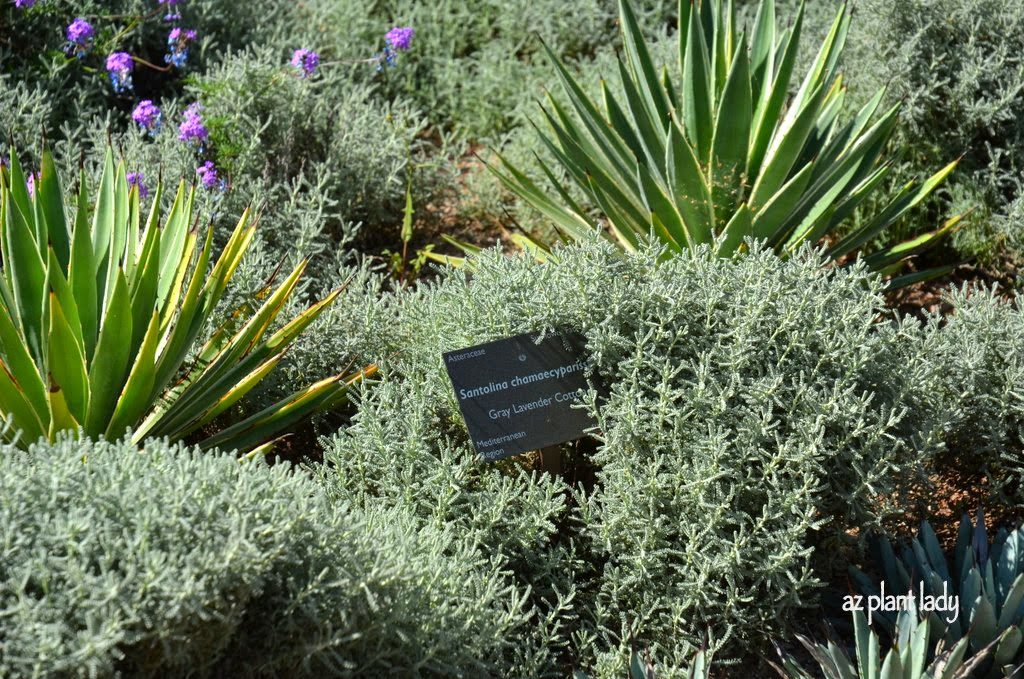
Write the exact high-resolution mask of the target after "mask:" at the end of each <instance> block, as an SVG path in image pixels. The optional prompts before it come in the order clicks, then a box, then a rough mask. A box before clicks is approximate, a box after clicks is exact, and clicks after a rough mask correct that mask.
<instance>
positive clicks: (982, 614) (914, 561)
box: [850, 509, 1024, 676]
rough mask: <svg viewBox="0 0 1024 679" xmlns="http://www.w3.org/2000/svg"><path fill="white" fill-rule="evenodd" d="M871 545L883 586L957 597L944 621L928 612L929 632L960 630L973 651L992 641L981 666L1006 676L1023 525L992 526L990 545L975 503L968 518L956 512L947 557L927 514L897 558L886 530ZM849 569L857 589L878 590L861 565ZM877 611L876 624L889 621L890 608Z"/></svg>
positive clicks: (1021, 613) (955, 634) (1012, 650)
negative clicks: (949, 559)
mask: <svg viewBox="0 0 1024 679" xmlns="http://www.w3.org/2000/svg"><path fill="white" fill-rule="evenodd" d="M874 547H875V551H877V553H878V567H879V569H880V570H881V572H882V574H883V575H884V582H885V588H886V590H887V591H888V592H893V593H902V592H907V591H912V592H914V593H915V595H918V596H920V593H921V592H923V593H924V594H925V595H926V596H939V595H946V594H948V595H949V596H956V597H958V600H959V605H960V610H959V611H958V615H957V616H956V619H955V620H953V621H952V622H948V621H947V617H948V616H945V615H940V614H936V613H935V612H932V613H930V614H929V620H930V622H931V624H932V630H933V636H935V637H937V638H938V637H941V638H943V639H945V640H946V641H947V642H948V643H953V642H954V641H958V640H960V639H961V638H966V639H967V640H968V641H969V650H970V651H971V652H974V653H978V652H980V651H981V649H983V648H985V647H987V646H989V645H990V644H992V643H993V642H997V643H996V644H995V647H994V649H993V653H992V656H991V661H990V662H989V663H987V666H986V668H987V669H990V670H991V671H990V673H989V674H990V675H991V676H1012V675H1013V672H1014V671H1017V670H1015V669H1014V667H1013V665H1014V664H1015V663H1017V664H1019V663H1021V662H1022V661H1024V657H1022V656H1024V529H1022V528H1018V529H1016V530H1014V531H1012V532H1008V531H1006V530H1005V529H1000V530H999V532H998V533H997V534H996V536H995V540H994V541H993V542H992V544H991V545H990V544H989V538H988V532H987V531H986V529H985V517H984V513H983V512H982V511H981V510H980V509H979V510H978V515H977V520H976V522H975V524H974V525H973V526H972V525H971V520H970V518H969V517H968V516H967V515H966V514H965V515H964V516H963V517H962V518H961V520H960V529H959V532H958V534H957V541H956V547H955V549H954V552H953V559H952V563H949V562H947V560H946V557H945V555H944V554H943V552H942V549H941V548H940V547H939V541H938V538H937V537H936V536H935V531H934V530H932V527H931V525H929V524H928V522H927V521H925V522H923V523H922V524H921V530H920V532H919V534H918V537H917V538H916V539H914V540H911V541H910V542H909V543H908V544H906V545H904V546H903V547H902V549H901V550H900V556H899V558H897V557H896V554H895V551H894V550H893V546H892V544H891V543H890V542H889V540H888V539H886V538H881V539H878V540H876V541H875V544H874ZM850 574H851V577H852V578H853V580H854V582H855V583H856V584H857V586H858V588H859V589H860V590H861V591H862V592H863V593H864V594H867V595H871V594H875V595H877V594H878V593H879V587H878V586H877V585H876V584H875V582H874V581H873V580H872V579H871V578H869V577H868V576H867V575H865V574H864V573H863V572H862V571H860V570H858V569H856V568H851V569H850ZM879 615H880V617H881V620H882V622H883V624H886V625H888V626H891V625H892V624H893V622H894V618H893V615H892V613H880V614H879Z"/></svg>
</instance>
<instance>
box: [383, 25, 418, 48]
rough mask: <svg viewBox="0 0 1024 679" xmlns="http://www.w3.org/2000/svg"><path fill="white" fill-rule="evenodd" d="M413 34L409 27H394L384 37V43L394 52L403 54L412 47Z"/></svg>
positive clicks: (413, 31)
mask: <svg viewBox="0 0 1024 679" xmlns="http://www.w3.org/2000/svg"><path fill="white" fill-rule="evenodd" d="M415 33H416V31H415V30H413V28H412V27H411V26H395V27H394V28H392V29H391V30H390V31H388V32H387V33H386V34H385V35H384V41H385V42H386V43H387V44H388V46H389V47H390V48H391V49H393V50H395V51H396V52H405V51H407V50H408V49H409V48H410V47H411V46H412V36H413V35H414V34H415Z"/></svg>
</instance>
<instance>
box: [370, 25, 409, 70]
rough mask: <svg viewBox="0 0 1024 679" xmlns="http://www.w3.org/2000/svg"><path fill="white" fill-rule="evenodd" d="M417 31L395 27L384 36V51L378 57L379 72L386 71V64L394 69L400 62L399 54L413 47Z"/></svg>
mask: <svg viewBox="0 0 1024 679" xmlns="http://www.w3.org/2000/svg"><path fill="white" fill-rule="evenodd" d="M415 33H416V31H414V30H413V29H412V27H411V26H395V27H394V28H392V29H391V30H390V31H388V32H387V33H385V34H384V49H383V50H382V51H381V53H380V54H378V55H377V70H378V71H382V70H384V64H387V65H388V66H390V67H392V68H394V66H395V63H396V62H397V61H398V53H399V52H405V51H407V50H408V49H409V48H410V47H411V46H412V36H413V34H415Z"/></svg>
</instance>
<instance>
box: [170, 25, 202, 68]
mask: <svg viewBox="0 0 1024 679" xmlns="http://www.w3.org/2000/svg"><path fill="white" fill-rule="evenodd" d="M196 35H197V34H196V32H195V31H194V30H192V29H190V28H189V29H183V28H173V29H171V32H170V33H169V34H168V35H167V49H168V53H167V54H165V55H164V61H165V62H167V63H168V64H172V65H173V66H177V67H178V68H181V67H183V66H184V65H185V60H186V59H188V48H189V45H190V44H191V43H193V42H195V41H196Z"/></svg>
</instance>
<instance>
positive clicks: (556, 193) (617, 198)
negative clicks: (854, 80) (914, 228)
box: [489, 0, 959, 285]
mask: <svg viewBox="0 0 1024 679" xmlns="http://www.w3.org/2000/svg"><path fill="white" fill-rule="evenodd" d="M619 14H620V26H621V31H622V45H623V56H622V57H621V58H620V59H619V69H618V70H619V75H620V81H621V85H622V92H623V95H624V96H623V97H622V98H621V100H620V99H619V98H617V97H616V96H615V95H614V94H613V93H612V92H611V90H609V88H608V87H607V86H605V85H604V83H602V85H601V95H602V96H601V98H602V101H601V103H600V104H599V103H598V102H595V101H593V100H592V99H591V98H590V97H589V96H588V95H587V94H586V93H585V91H584V89H583V88H582V87H581V86H580V84H579V82H578V81H577V80H576V78H575V77H574V76H573V75H572V74H571V73H570V72H569V70H568V69H567V68H565V67H564V66H563V65H562V64H561V62H560V61H559V60H558V58H557V57H556V56H555V54H554V53H553V52H552V51H551V50H550V49H548V50H547V53H548V56H549V58H550V59H551V60H552V62H553V63H554V65H555V68H556V73H557V76H558V80H559V82H560V84H561V85H562V88H563V90H564V92H565V95H566V99H567V101H568V105H569V109H567V108H566V107H565V106H563V105H562V104H560V103H559V102H558V101H557V100H555V99H554V98H552V97H549V100H548V105H547V107H542V110H543V116H544V119H545V120H546V122H547V125H548V132H544V131H541V132H540V140H541V142H542V143H543V144H544V146H545V147H546V148H547V149H548V150H549V151H550V152H551V154H552V155H553V156H554V158H555V159H556V160H557V162H558V163H559V164H560V165H561V167H562V169H563V170H564V171H565V174H566V175H567V176H568V178H569V182H570V183H571V184H573V185H575V187H576V189H577V190H578V191H579V192H580V193H582V194H583V195H584V196H586V198H587V199H588V202H589V203H590V205H591V206H596V207H597V208H598V209H599V210H600V212H601V213H602V215H603V217H604V225H606V226H607V227H608V231H609V232H610V234H611V237H612V238H614V240H616V241H617V242H618V243H619V244H620V245H621V246H622V247H624V248H626V249H629V250H632V249H635V248H636V247H637V244H638V243H639V242H640V241H641V240H642V239H646V238H655V239H657V240H659V241H661V242H663V243H664V244H666V245H667V246H668V248H669V250H670V251H671V252H681V251H683V250H684V249H687V248H693V247H695V246H697V245H701V244H710V243H713V244H714V245H715V247H716V248H717V250H718V252H719V253H720V254H722V255H723V256H729V255H732V254H733V253H734V252H736V251H737V250H740V249H742V248H744V247H745V241H746V239H747V238H749V237H754V238H759V239H763V240H766V241H767V242H768V243H769V244H770V245H771V247H772V248H773V249H775V251H776V252H778V253H779V254H780V255H782V256H788V255H789V254H791V253H792V252H794V251H795V250H796V249H798V248H799V247H800V245H801V244H803V243H805V242H807V241H810V242H818V241H819V240H821V239H822V238H824V237H825V236H828V235H830V234H833V233H834V232H836V231H837V230H838V228H839V227H840V226H841V225H842V224H844V223H845V222H846V221H847V220H848V219H849V217H850V216H851V215H852V214H853V213H854V211H855V210H856V209H857V208H858V207H861V206H863V205H864V204H865V201H866V200H867V198H869V197H870V196H872V195H873V194H874V193H875V192H876V191H877V190H878V188H879V187H880V186H881V185H882V184H883V180H884V179H885V178H886V177H887V176H888V173H889V168H890V165H889V164H888V163H887V162H885V161H884V159H883V150H884V148H885V145H886V143H887V142H888V140H889V138H890V137H891V135H892V133H893V131H894V129H895V126H896V124H897V116H898V112H899V111H898V107H893V108H891V109H889V110H887V111H884V112H882V113H881V114H880V115H876V114H877V112H878V107H879V105H880V103H881V100H882V94H883V93H882V92H879V93H878V94H877V95H876V96H875V97H873V98H872V99H871V101H869V102H868V103H867V104H866V105H865V106H864V107H863V108H862V109H861V110H860V111H858V112H857V113H856V115H854V117H853V118H852V119H850V120H848V121H846V122H844V118H843V116H842V110H843V104H844V99H845V88H844V87H843V84H842V77H841V75H840V74H839V72H838V63H839V58H840V55H841V54H842V51H843V47H844V44H845V41H846V34H847V31H848V29H849V21H850V16H849V13H848V12H847V11H846V6H845V4H844V5H843V6H842V7H840V9H839V11H838V12H837V14H836V17H835V20H834V21H833V23H832V25H831V28H830V31H829V33H828V35H827V36H826V37H825V39H824V41H823V42H822V44H821V45H820V47H819V49H818V52H817V55H816V58H815V60H814V62H813V63H812V65H811V67H810V69H809V71H808V72H807V74H806V75H805V77H804V79H803V80H802V81H801V83H800V86H799V88H798V90H797V93H796V94H795V95H794V96H793V97H789V92H790V89H789V88H790V83H791V81H792V79H793V75H794V67H795V64H796V56H797V52H798V49H799V42H800V36H801V32H802V28H803V18H804V10H803V7H802V6H801V8H800V11H799V13H798V14H797V17H796V20H795V21H794V23H793V25H792V27H791V28H788V29H786V30H781V29H780V28H779V27H778V26H777V22H776V16H775V3H774V0H762V1H761V3H760V5H759V7H758V11H757V15H756V18H755V21H754V26H753V29H752V31H751V33H750V34H749V35H747V34H745V33H740V27H739V24H738V22H737V20H736V15H735V10H734V7H733V3H732V1H731V0H680V3H679V22H680V23H679V26H680V28H679V31H678V32H677V40H678V54H679V60H678V64H677V65H676V68H675V69H674V70H675V72H674V73H670V72H669V70H667V69H666V70H664V71H663V72H662V73H660V74H659V72H658V71H657V69H656V68H655V67H654V64H653V61H652V59H651V56H650V53H649V51H648V50H647V47H646V45H645V43H644V39H643V36H642V33H641V31H640V27H639V24H638V23H637V20H636V17H635V15H634V13H633V10H632V8H631V6H630V3H629V1H628V0H620V1H619ZM570 109H571V110H570ZM498 159H499V165H489V167H490V168H491V170H492V171H493V172H494V173H495V174H496V175H497V177H498V178H499V179H500V180H501V182H502V183H503V184H504V185H505V186H507V187H508V188H509V189H510V190H512V191H513V192H514V193H516V194H517V195H519V196H520V197H521V198H523V199H524V200H525V201H526V202H527V203H528V204H530V205H531V206H532V207H534V208H536V209H537V210H539V211H540V212H541V213H543V214H544V215H545V216H547V217H549V218H550V219H551V220H552V221H553V222H554V223H555V224H556V225H557V226H558V227H559V228H560V229H562V230H564V231H565V232H566V234H568V235H569V236H572V237H580V236H581V235H582V234H584V233H585V232H587V231H589V230H593V229H594V228H597V227H598V226H600V225H599V224H597V223H595V222H594V220H593V219H592V218H591V217H590V216H589V215H588V214H587V211H586V210H585V209H584V208H583V207H582V206H581V205H580V204H579V203H577V201H576V200H574V199H573V198H572V197H571V195H572V194H571V192H570V190H569V186H566V185H563V184H561V183H560V182H559V181H558V179H557V178H556V176H555V174H554V173H553V172H552V171H551V169H550V168H549V167H547V166H546V165H545V164H544V163H543V162H542V161H539V165H540V168H541V170H542V171H543V173H544V175H545V176H546V178H547V180H548V182H549V183H550V185H551V187H552V188H553V192H552V191H549V190H547V189H545V188H543V187H541V186H540V185H538V184H537V183H536V182H534V181H533V180H532V179H531V178H530V177H529V176H528V175H527V174H526V173H525V172H523V171H522V170H521V169H519V168H517V167H515V166H514V165H513V164H512V163H511V162H509V161H508V160H507V159H505V158H504V157H502V156H501V155H500V154H499V155H498ZM955 167H956V161H954V162H952V163H950V164H949V165H947V166H946V167H944V168H942V169H941V170H939V171H938V172H936V173H935V174H934V175H933V176H931V177H930V178H928V179H927V180H926V181H924V182H923V183H921V184H916V183H913V182H911V183H908V184H907V185H906V186H905V187H903V189H902V190H901V191H900V192H899V193H898V194H897V195H896V196H895V197H893V199H892V200H891V201H890V202H889V203H888V204H887V205H886V206H885V207H884V208H882V209H881V210H880V211H879V212H878V213H877V214H876V215H874V216H873V217H871V216H869V218H868V219H866V220H865V221H864V222H863V224H861V225H860V226H858V228H856V229H855V230H853V231H852V232H849V233H847V234H846V235H844V236H843V237H842V238H833V239H832V240H833V243H832V244H831V247H830V249H829V251H828V252H829V255H830V256H831V257H832V258H834V259H840V258H846V257H848V256H850V255H851V254H855V253H857V252H858V251H860V250H861V249H862V248H863V247H865V246H866V245H868V244H869V243H871V242H872V241H873V240H874V239H875V238H876V237H877V236H879V235H880V234H882V233H883V232H884V231H885V230H886V229H888V228H889V227H891V226H892V225H893V224H895V223H896V222H897V221H899V220H900V219H901V218H902V217H903V216H904V215H906V214H907V212H908V211H909V210H911V209H913V208H914V207H916V206H917V205H919V204H920V203H921V202H922V201H923V200H924V199H925V198H926V197H927V196H928V195H930V194H931V193H932V192H933V191H934V190H935V188H936V187H937V186H938V185H939V184H940V183H941V182H942V181H943V180H944V179H945V178H946V177H947V176H948V175H949V174H950V172H952V171H953V169H954V168H955ZM958 220H959V218H957V217H954V218H953V219H952V220H950V221H948V222H946V223H945V224H944V225H943V226H941V227H940V228H938V229H936V230H935V231H932V232H930V233H926V234H924V235H921V236H918V237H917V238H915V239H913V240H912V241H908V242H907V243H900V244H897V245H893V246H889V247H886V248H884V249H882V250H880V251H877V252H874V253H872V254H871V255H870V256H869V257H867V263H868V265H869V266H870V267H871V268H873V269H875V270H876V271H879V272H882V273H883V274H885V275H893V274H896V273H899V272H900V271H901V270H902V269H903V268H904V267H905V266H906V264H907V262H908V261H909V260H910V259H911V258H913V257H915V256H916V255H918V254H920V253H921V252H922V251H924V250H926V249H927V248H929V247H932V246H934V245H935V244H936V243H937V242H938V240H939V239H940V238H942V237H943V236H944V235H945V234H946V233H948V232H949V230H951V229H952V228H954V226H955V224H956V222H957V221H958ZM944 272H945V269H933V270H929V271H926V272H915V273H913V274H908V276H909V277H906V278H904V277H899V276H895V277H893V278H891V279H890V280H891V284H893V285H900V284H905V283H907V282H910V281H913V280H919V279H921V278H927V277H930V276H936V275H941V274H942V273H944Z"/></svg>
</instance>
